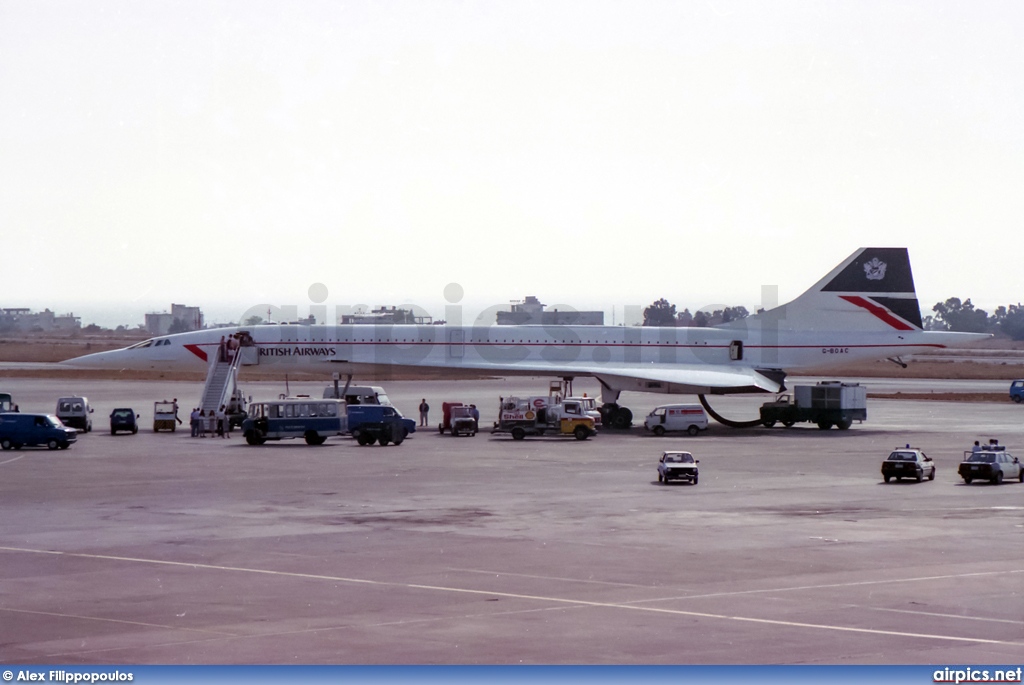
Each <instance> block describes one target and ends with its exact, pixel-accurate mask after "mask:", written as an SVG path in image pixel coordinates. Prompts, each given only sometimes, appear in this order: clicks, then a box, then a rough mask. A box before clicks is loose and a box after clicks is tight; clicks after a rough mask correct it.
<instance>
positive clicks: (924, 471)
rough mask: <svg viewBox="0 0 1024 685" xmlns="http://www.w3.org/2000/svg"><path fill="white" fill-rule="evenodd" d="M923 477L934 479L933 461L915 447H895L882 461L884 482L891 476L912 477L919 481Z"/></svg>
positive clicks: (898, 477)
mask: <svg viewBox="0 0 1024 685" xmlns="http://www.w3.org/2000/svg"><path fill="white" fill-rule="evenodd" d="M925 477H927V478H928V480H935V462H933V461H932V458H931V457H929V456H928V455H926V454H925V453H924V452H922V451H921V450H919V449H917V448H916V447H911V446H910V445H907V446H906V447H897V448H896V449H895V450H893V451H892V454H890V455H889V457H888V458H887V459H886V460H885V461H883V462H882V478H884V479H885V482H886V483H888V482H889V480H890V479H892V478H895V479H896V480H903V479H904V478H913V479H914V480H916V481H917V482H918V483H920V482H921V481H922V480H924V479H925Z"/></svg>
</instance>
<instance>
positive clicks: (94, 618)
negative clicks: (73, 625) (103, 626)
mask: <svg viewBox="0 0 1024 685" xmlns="http://www.w3.org/2000/svg"><path fill="white" fill-rule="evenodd" d="M0 611H7V612H10V613H14V614H32V615H33V616H56V617H58V618H75V619H79V620H82V621H102V622H103V623H123V624H126V625H130V626H145V627H147V628H166V629H167V630H180V631H183V632H187V633H206V634H208V635H218V636H222V637H236V635H235V634H234V633H225V632H224V631H221V630H206V629H205V628H188V627H183V626H171V625H166V624H163V623H145V622H143V621H125V620H123V619H120V618H104V617H102V616H82V615H81V614H61V613H57V612H55V611H32V610H30V609H7V608H4V607H0Z"/></svg>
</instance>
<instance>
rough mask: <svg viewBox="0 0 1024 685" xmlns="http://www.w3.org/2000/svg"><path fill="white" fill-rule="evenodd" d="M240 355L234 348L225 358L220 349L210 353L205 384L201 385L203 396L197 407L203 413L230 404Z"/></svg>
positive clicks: (236, 381)
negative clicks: (232, 352)
mask: <svg viewBox="0 0 1024 685" xmlns="http://www.w3.org/2000/svg"><path fill="white" fill-rule="evenodd" d="M228 354H230V353H228ZM242 357H243V355H241V354H239V350H234V354H231V355H230V357H229V358H228V359H227V360H225V358H224V356H223V353H222V352H221V351H218V352H216V353H214V354H213V355H211V359H210V365H209V370H208V371H207V372H206V385H205V386H204V387H203V398H202V400H201V402H200V404H199V408H200V409H202V410H203V412H204V413H205V414H207V415H209V413H210V412H215V411H217V410H218V409H220V408H221V407H222V406H224V407H227V406H230V404H231V397H232V395H233V394H234V392H235V387H236V386H237V384H238V367H239V365H240V364H241V362H242Z"/></svg>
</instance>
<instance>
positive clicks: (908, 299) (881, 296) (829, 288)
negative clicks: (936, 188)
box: [772, 247, 922, 331]
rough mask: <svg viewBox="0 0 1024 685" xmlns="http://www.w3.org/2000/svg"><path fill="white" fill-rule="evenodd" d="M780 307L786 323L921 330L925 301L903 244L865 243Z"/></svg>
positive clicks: (834, 327)
mask: <svg viewBox="0 0 1024 685" xmlns="http://www.w3.org/2000/svg"><path fill="white" fill-rule="evenodd" d="M778 309H779V310H782V311H779V312H777V314H778V315H779V319H780V323H781V325H783V326H786V327H791V326H792V327H800V328H803V329H808V330H815V329H828V330H865V331H870V330H879V331H892V330H897V331H920V330H921V329H922V321H921V306H920V304H919V302H918V300H917V292H916V290H915V289H914V275H913V273H912V272H911V270H910V255H909V253H908V252H907V248H905V247H863V248H861V249H859V250H857V251H856V252H854V253H853V254H852V255H850V256H849V257H847V258H846V260H845V261H843V263H841V264H840V265H839V266H837V267H836V268H835V269H833V270H832V271H831V272H829V273H828V275H826V276H825V277H824V278H822V279H821V280H820V281H818V282H817V283H816V284H815V285H814V286H812V287H811V288H810V289H809V290H808V291H807V292H805V293H804V294H803V295H801V296H800V297H798V298H796V299H795V300H793V301H792V302H790V303H789V304H786V305H783V306H782V307H779V308H778ZM772 311H776V310H772Z"/></svg>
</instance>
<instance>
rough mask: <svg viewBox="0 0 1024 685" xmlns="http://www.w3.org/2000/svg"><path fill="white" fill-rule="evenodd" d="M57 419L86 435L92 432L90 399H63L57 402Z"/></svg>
mask: <svg viewBox="0 0 1024 685" xmlns="http://www.w3.org/2000/svg"><path fill="white" fill-rule="evenodd" d="M56 413H57V418H58V419H60V420H61V423H63V424H64V425H65V426H68V427H69V428H77V429H79V430H83V431H85V432H86V433H88V432H89V431H91V430H92V417H91V416H89V414H92V407H90V406H89V398H88V397H61V398H60V399H58V400H57V412H56Z"/></svg>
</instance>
